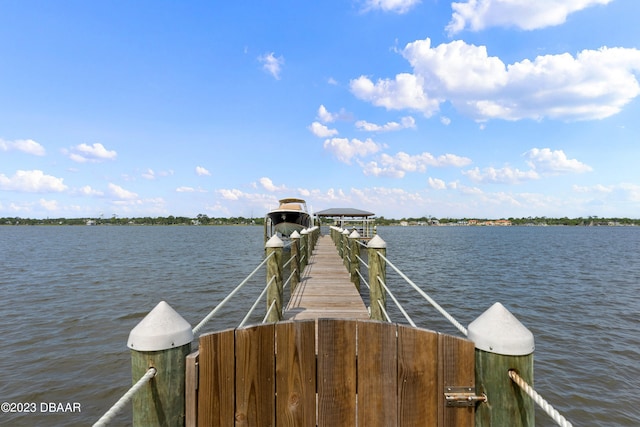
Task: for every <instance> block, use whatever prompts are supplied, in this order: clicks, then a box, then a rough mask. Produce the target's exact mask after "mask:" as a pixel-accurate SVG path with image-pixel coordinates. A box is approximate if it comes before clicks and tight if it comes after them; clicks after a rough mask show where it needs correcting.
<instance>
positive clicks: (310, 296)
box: [283, 236, 369, 320]
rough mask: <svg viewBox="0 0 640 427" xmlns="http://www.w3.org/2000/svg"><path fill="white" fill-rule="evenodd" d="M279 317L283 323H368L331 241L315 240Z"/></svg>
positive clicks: (354, 288) (355, 290) (365, 308)
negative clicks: (284, 321)
mask: <svg viewBox="0 0 640 427" xmlns="http://www.w3.org/2000/svg"><path fill="white" fill-rule="evenodd" d="M283 317H284V319H286V320H303V319H319V318H324V319H327V318H329V319H331V318H333V319H369V312H368V310H367V307H366V306H365V304H364V301H363V300H362V298H361V297H360V294H359V293H358V290H357V289H356V287H355V285H354V284H353V283H352V282H351V280H350V278H349V272H348V271H347V269H346V267H345V265H344V263H343V262H342V259H341V258H340V256H339V255H338V253H337V252H336V248H335V246H334V244H333V242H332V241H331V237H329V236H321V237H319V238H318V242H317V244H316V247H315V250H314V251H313V254H312V256H311V258H310V259H309V263H308V264H307V266H306V267H305V269H304V271H303V272H302V275H301V277H300V283H299V284H298V286H297V287H296V289H295V291H294V293H293V295H292V296H291V299H290V300H289V304H288V305H287V307H286V308H285V310H284V313H283Z"/></svg>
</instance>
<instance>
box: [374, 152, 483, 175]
mask: <svg viewBox="0 0 640 427" xmlns="http://www.w3.org/2000/svg"><path fill="white" fill-rule="evenodd" d="M470 163H471V159H469V158H467V157H460V156H457V155H455V154H444V155H442V156H439V157H435V156H434V155H433V154H431V153H427V152H424V153H421V154H416V155H410V154H407V153H405V152H402V151H401V152H399V153H396V154H395V155H394V156H390V155H388V154H382V155H380V157H379V159H378V160H376V161H372V162H369V163H367V164H365V165H364V169H363V171H364V174H365V175H373V176H389V177H393V178H402V177H404V176H405V174H406V173H407V172H421V173H424V172H426V171H427V167H428V166H433V167H446V166H455V167H462V166H467V165H469V164H470Z"/></svg>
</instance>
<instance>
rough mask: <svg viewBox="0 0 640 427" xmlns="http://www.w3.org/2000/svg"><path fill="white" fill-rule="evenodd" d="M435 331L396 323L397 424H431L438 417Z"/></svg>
mask: <svg viewBox="0 0 640 427" xmlns="http://www.w3.org/2000/svg"><path fill="white" fill-rule="evenodd" d="M437 358H438V335H437V334H436V333H435V332H430V331H425V330H422V329H416V328H411V327H407V326H398V399H399V408H398V425H399V426H435V425H437V421H438V407H437V406H438V393H439V392H438V391H437V390H436V386H437V383H438V382H437V375H438V361H437Z"/></svg>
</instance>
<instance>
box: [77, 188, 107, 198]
mask: <svg viewBox="0 0 640 427" xmlns="http://www.w3.org/2000/svg"><path fill="white" fill-rule="evenodd" d="M77 191H78V193H80V194H81V195H83V196H102V195H104V193H103V192H102V191H99V190H96V189H94V188H92V187H91V186H90V185H85V186H84V187H80V188H79V189H78V190H77Z"/></svg>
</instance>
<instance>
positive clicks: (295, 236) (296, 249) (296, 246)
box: [289, 231, 302, 294]
mask: <svg viewBox="0 0 640 427" xmlns="http://www.w3.org/2000/svg"><path fill="white" fill-rule="evenodd" d="M289 237H290V238H291V264H290V265H291V293H292V294H293V291H295V290H296V287H297V286H298V283H300V265H301V264H302V263H301V262H300V252H301V251H300V233H298V232H297V231H294V232H293V233H291V236H289Z"/></svg>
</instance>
